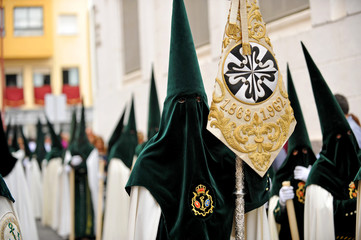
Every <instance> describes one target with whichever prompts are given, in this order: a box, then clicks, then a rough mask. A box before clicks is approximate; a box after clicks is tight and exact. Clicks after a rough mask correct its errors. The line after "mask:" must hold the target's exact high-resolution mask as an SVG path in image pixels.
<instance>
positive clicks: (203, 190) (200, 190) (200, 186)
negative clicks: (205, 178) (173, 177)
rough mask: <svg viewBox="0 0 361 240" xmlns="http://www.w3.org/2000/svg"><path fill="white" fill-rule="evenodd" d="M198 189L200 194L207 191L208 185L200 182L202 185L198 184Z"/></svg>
mask: <svg viewBox="0 0 361 240" xmlns="http://www.w3.org/2000/svg"><path fill="white" fill-rule="evenodd" d="M196 191H197V193H198V194H200V193H205V192H206V186H204V185H202V184H200V185H198V186H197V187H196Z"/></svg>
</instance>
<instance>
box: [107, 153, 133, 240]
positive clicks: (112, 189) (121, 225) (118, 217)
mask: <svg viewBox="0 0 361 240" xmlns="http://www.w3.org/2000/svg"><path fill="white" fill-rule="evenodd" d="M129 175H130V169H129V168H128V167H127V166H125V164H124V163H123V162H122V161H121V160H120V159H117V158H113V159H111V160H110V164H109V166H108V178H107V189H106V200H105V201H106V202H105V211H104V224H103V240H117V239H126V237H127V229H128V217H129V196H128V194H127V192H126V191H125V185H126V184H127V181H128V178H129Z"/></svg>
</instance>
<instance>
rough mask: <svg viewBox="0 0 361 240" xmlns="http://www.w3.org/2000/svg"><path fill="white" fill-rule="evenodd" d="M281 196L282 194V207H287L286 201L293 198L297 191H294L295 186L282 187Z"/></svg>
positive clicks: (280, 200) (280, 201)
mask: <svg viewBox="0 0 361 240" xmlns="http://www.w3.org/2000/svg"><path fill="white" fill-rule="evenodd" d="M279 196H280V198H279V203H280V205H281V207H285V206H286V201H287V200H289V199H293V198H294V197H295V193H294V192H293V187H292V186H283V187H282V188H281V189H280V193H279Z"/></svg>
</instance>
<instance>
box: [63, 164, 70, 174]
mask: <svg viewBox="0 0 361 240" xmlns="http://www.w3.org/2000/svg"><path fill="white" fill-rule="evenodd" d="M64 171H65V172H66V173H69V172H70V171H71V166H70V165H68V164H67V165H65V166H64Z"/></svg>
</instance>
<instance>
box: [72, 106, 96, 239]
mask: <svg viewBox="0 0 361 240" xmlns="http://www.w3.org/2000/svg"><path fill="white" fill-rule="evenodd" d="M85 129H86V122H85V109H84V104H82V107H81V118H80V123H79V124H78V126H77V132H76V135H75V142H74V144H71V145H72V146H70V149H69V150H70V153H71V155H72V158H71V161H70V165H71V166H72V167H73V168H74V171H75V183H74V185H75V226H74V227H75V238H94V237H95V219H96V209H97V200H98V198H97V197H98V164H99V153H98V150H97V149H95V148H94V146H93V145H91V143H90V142H89V140H88V137H87V134H86V132H85Z"/></svg>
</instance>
